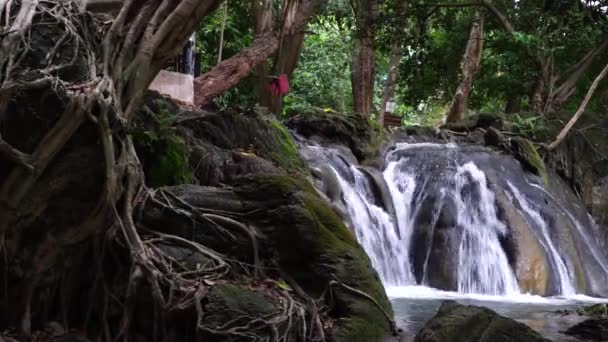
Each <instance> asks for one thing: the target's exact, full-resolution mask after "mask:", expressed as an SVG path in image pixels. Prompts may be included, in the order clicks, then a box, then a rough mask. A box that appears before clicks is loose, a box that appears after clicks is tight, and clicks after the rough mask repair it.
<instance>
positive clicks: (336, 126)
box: [287, 111, 381, 160]
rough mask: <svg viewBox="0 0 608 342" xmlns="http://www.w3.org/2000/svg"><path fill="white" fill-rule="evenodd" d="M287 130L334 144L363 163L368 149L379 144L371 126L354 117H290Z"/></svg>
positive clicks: (317, 114)
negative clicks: (342, 146) (347, 150)
mask: <svg viewBox="0 0 608 342" xmlns="http://www.w3.org/2000/svg"><path fill="white" fill-rule="evenodd" d="M287 126H288V127H289V128H291V129H294V130H295V131H296V132H297V133H298V134H301V135H303V136H304V137H307V138H308V137H312V136H317V137H320V138H322V139H323V140H324V141H325V142H328V143H338V144H342V145H344V146H347V147H348V148H350V149H351V151H352V152H353V154H354V155H355V157H357V159H359V160H363V159H365V158H366V157H367V156H368V154H369V152H370V150H371V149H372V148H371V146H373V145H378V144H379V143H380V142H379V141H376V140H379V139H378V134H379V132H381V130H375V129H374V128H373V127H372V124H371V122H370V121H369V120H368V119H367V118H366V117H364V116H363V115H361V114H357V113H335V112H324V111H311V112H307V113H299V114H297V115H295V116H293V117H291V118H290V119H289V120H288V122H287Z"/></svg>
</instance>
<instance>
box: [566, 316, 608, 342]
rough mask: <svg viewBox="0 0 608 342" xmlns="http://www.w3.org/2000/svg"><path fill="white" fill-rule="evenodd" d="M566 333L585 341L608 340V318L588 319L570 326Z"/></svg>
mask: <svg viewBox="0 0 608 342" xmlns="http://www.w3.org/2000/svg"><path fill="white" fill-rule="evenodd" d="M564 333H565V334H567V335H570V336H575V337H577V338H579V339H581V340H583V341H598V342H599V341H608V319H606V318H599V319H598V318H594V319H588V320H585V321H583V322H581V323H578V324H576V325H574V326H572V327H570V328H568V329H567V330H566V331H565V332H564Z"/></svg>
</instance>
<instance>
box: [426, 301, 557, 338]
mask: <svg viewBox="0 0 608 342" xmlns="http://www.w3.org/2000/svg"><path fill="white" fill-rule="evenodd" d="M414 341H415V342H497V341H501V342H547V341H549V340H548V339H545V338H543V337H542V336H541V335H540V334H539V333H537V332H536V331H534V330H532V329H531V328H530V327H528V326H527V325H525V324H523V323H519V322H516V321H514V320H512V319H510V318H507V317H504V316H501V315H499V314H497V313H496V312H494V311H492V310H490V309H488V308H484V307H478V306H472V305H461V304H458V303H456V302H454V301H445V302H444V303H443V304H442V305H441V307H440V308H439V311H438V312H437V314H436V315H435V316H434V317H433V318H432V319H431V320H430V321H428V322H427V323H426V325H425V326H424V327H423V328H422V329H421V330H420V331H419V332H418V334H417V335H416V338H415V340H414Z"/></svg>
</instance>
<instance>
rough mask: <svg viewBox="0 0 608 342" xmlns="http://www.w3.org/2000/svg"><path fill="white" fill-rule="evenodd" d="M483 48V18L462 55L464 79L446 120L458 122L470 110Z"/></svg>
mask: <svg viewBox="0 0 608 342" xmlns="http://www.w3.org/2000/svg"><path fill="white" fill-rule="evenodd" d="M482 50H483V19H481V20H479V22H474V23H473V26H472V27H471V31H470V33H469V41H468V42H467V47H466V50H465V53H464V56H463V57H462V80H461V81H460V85H459V86H458V89H457V90H456V94H455V95H454V98H453V99H452V103H451V104H450V108H449V109H448V112H447V115H446V120H445V121H446V122H456V121H459V120H462V119H463V118H464V115H465V113H466V112H467V110H468V102H469V94H470V93H471V88H472V86H473V78H474V76H475V73H477V71H478V70H479V65H480V63H481V53H482Z"/></svg>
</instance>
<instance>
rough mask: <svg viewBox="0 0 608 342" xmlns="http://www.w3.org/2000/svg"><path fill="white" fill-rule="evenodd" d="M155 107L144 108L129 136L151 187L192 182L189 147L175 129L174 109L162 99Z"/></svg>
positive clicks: (146, 106)
mask: <svg viewBox="0 0 608 342" xmlns="http://www.w3.org/2000/svg"><path fill="white" fill-rule="evenodd" d="M155 102H156V103H154V105H155V107H156V108H153V109H151V108H150V107H151V106H150V105H145V106H144V108H143V109H142V115H138V122H137V123H136V128H134V129H133V130H132V131H131V132H130V133H131V136H132V138H133V142H134V145H135V148H136V150H137V152H138V155H139V156H140V159H141V162H142V164H143V166H144V167H143V168H144V171H145V178H146V183H147V184H148V185H149V186H151V187H160V186H167V185H178V184H185V183H189V182H191V181H192V171H191V169H190V163H189V160H188V154H187V147H186V144H185V142H184V140H183V139H182V138H181V137H179V136H178V135H177V133H176V131H175V127H174V126H173V125H174V123H175V121H176V116H175V113H176V111H175V109H174V108H171V107H170V105H169V103H168V102H163V101H162V100H161V99H160V98H159V99H157V100H155Z"/></svg>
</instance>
